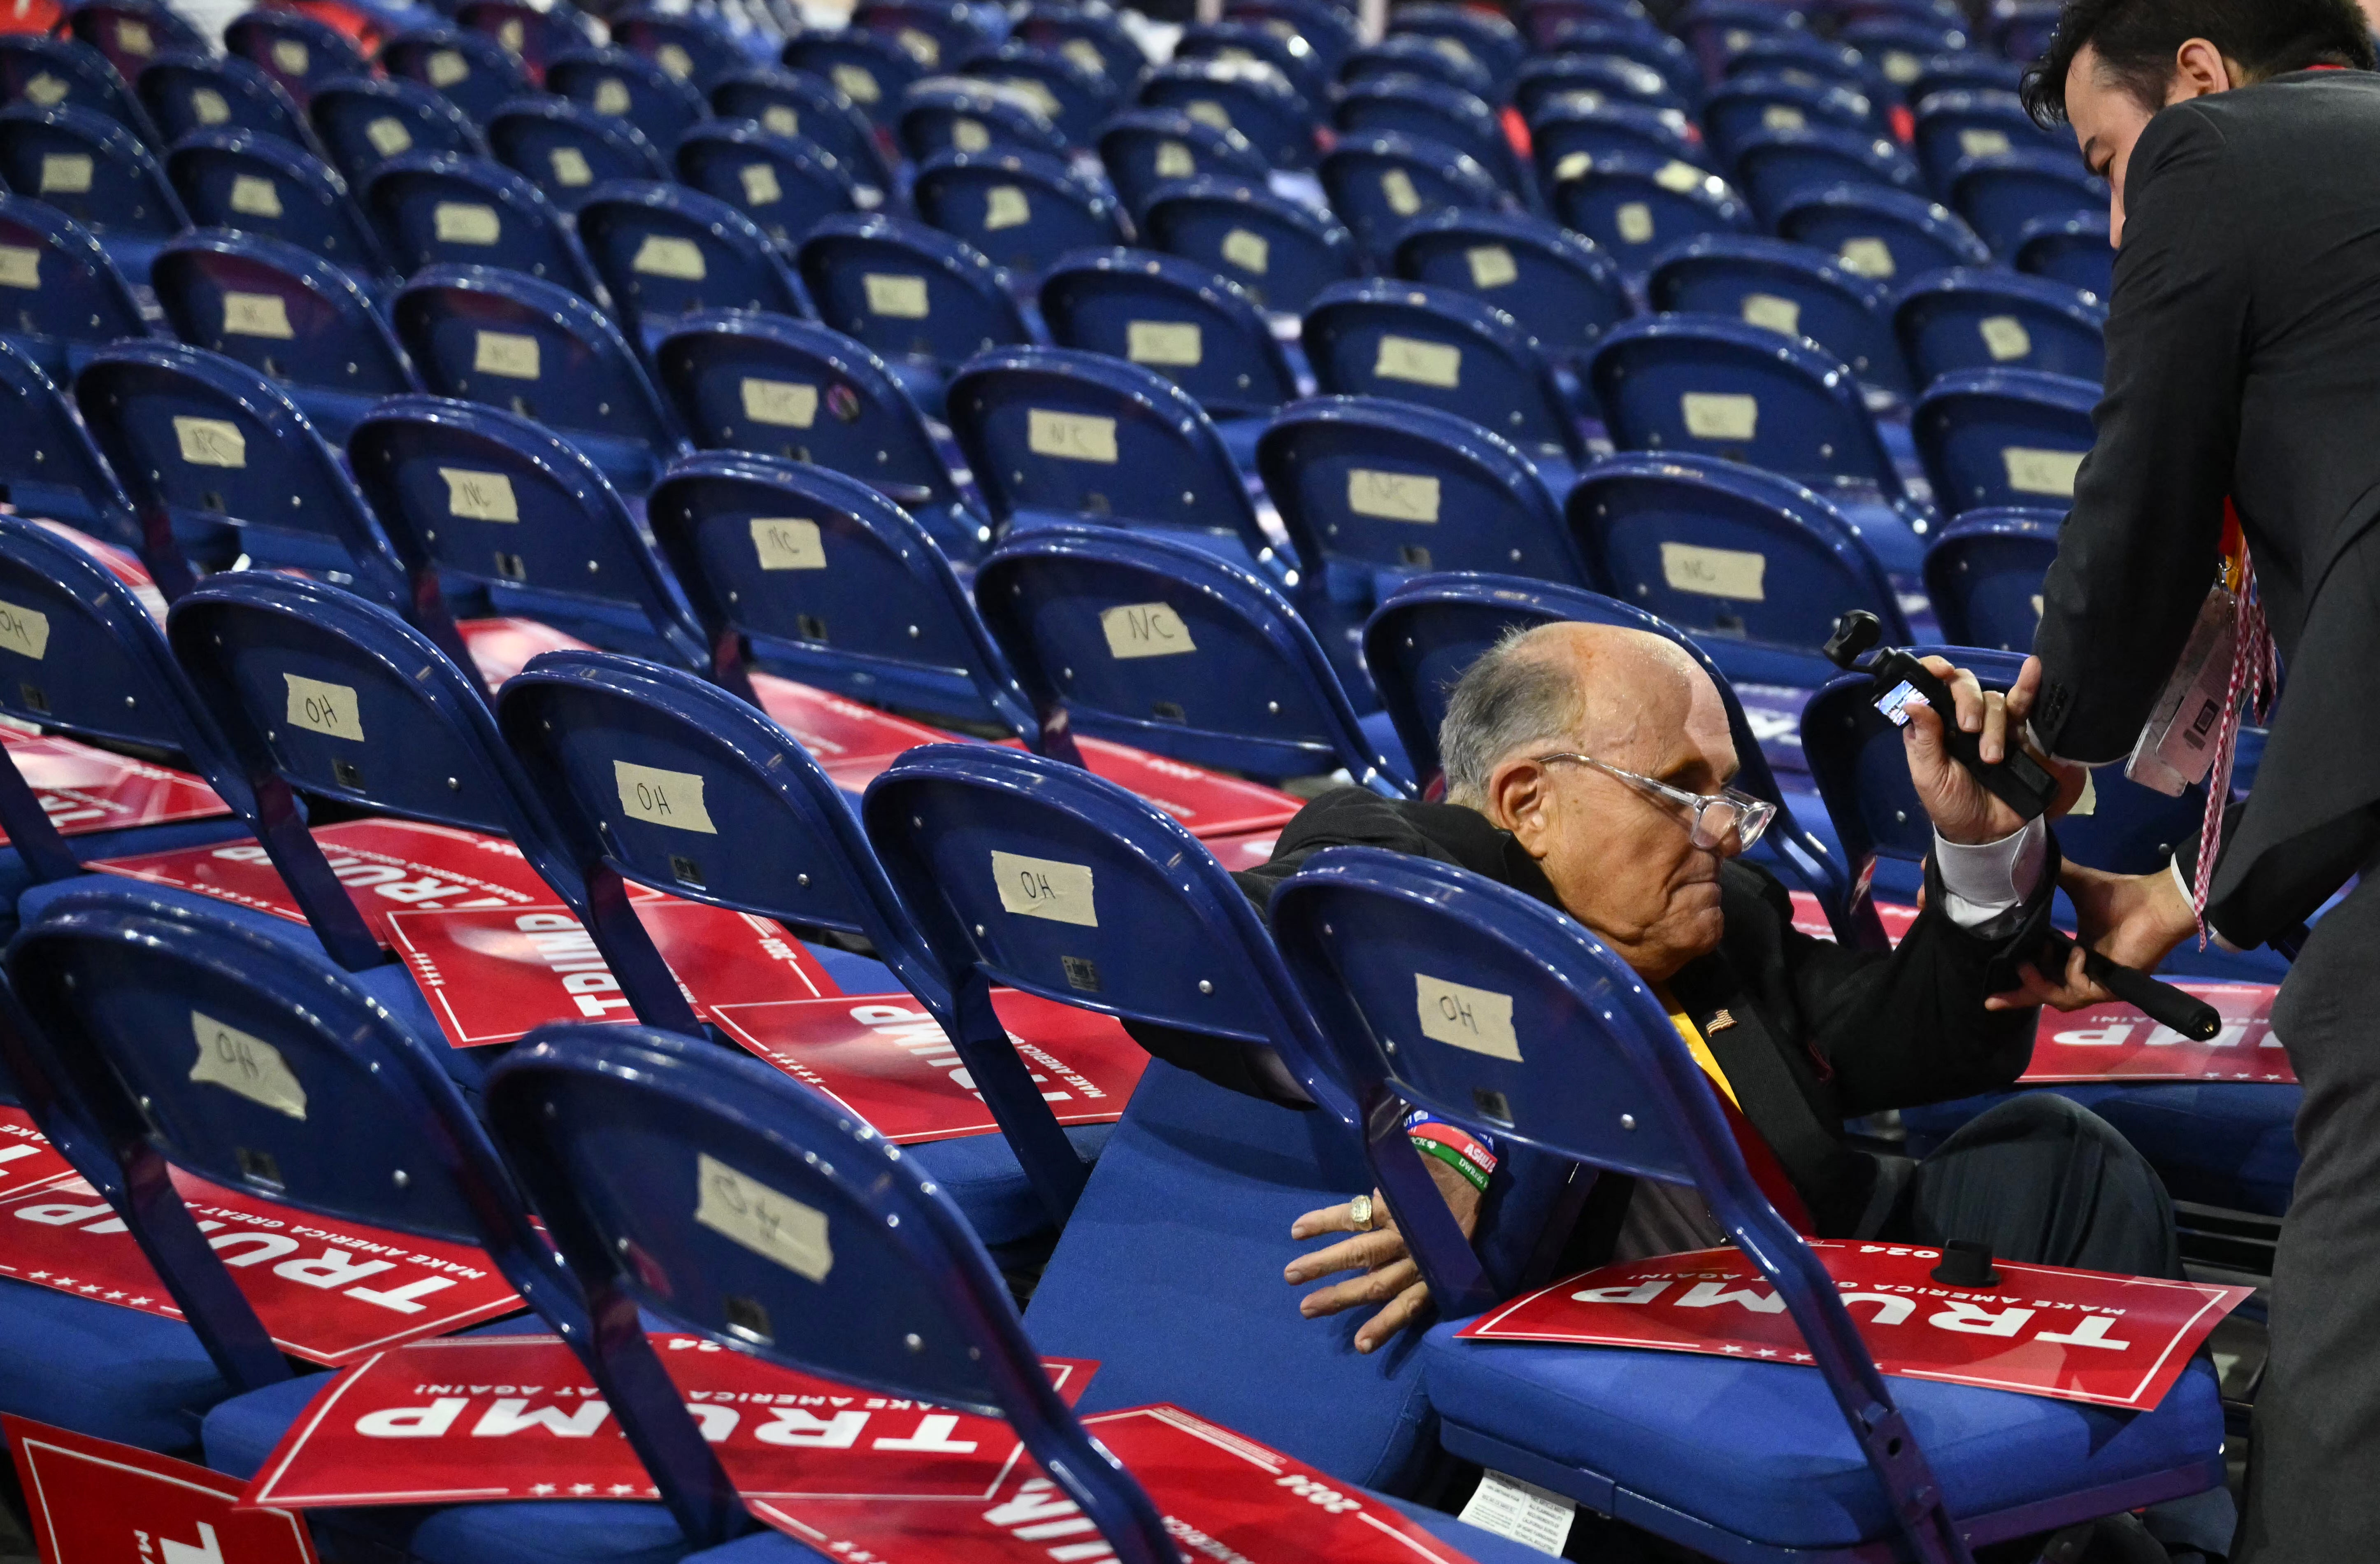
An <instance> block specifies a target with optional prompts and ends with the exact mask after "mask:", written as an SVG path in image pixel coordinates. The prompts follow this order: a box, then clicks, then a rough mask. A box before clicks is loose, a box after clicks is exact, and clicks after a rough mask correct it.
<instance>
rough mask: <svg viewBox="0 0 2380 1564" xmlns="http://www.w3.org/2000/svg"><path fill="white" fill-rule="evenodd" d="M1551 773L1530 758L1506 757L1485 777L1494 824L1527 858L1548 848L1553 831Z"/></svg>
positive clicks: (1539, 857)
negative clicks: (1507, 832) (1506, 832)
mask: <svg viewBox="0 0 2380 1564" xmlns="http://www.w3.org/2000/svg"><path fill="white" fill-rule="evenodd" d="M1552 784H1553V777H1552V776H1550V775H1548V772H1547V770H1546V768H1545V767H1544V766H1543V765H1541V764H1538V763H1537V762H1536V761H1534V760H1516V761H1507V762H1505V763H1504V764H1502V765H1500V766H1498V767H1497V768H1496V770H1495V772H1494V774H1493V775H1491V776H1489V777H1488V798H1487V805H1488V807H1487V809H1486V810H1485V811H1484V812H1483V813H1486V814H1487V816H1488V819H1489V820H1491V821H1493V822H1495V823H1496V824H1497V825H1500V826H1501V827H1503V828H1504V829H1505V830H1507V831H1510V832H1512V839H1513V840H1515V841H1517V842H1519V843H1520V844H1521V848H1522V850H1523V851H1524V852H1526V853H1527V854H1528V855H1529V856H1530V857H1531V858H1538V859H1541V858H1543V857H1545V855H1546V854H1547V852H1548V851H1549V850H1551V848H1552V844H1553V835H1554V808H1555V806H1554V799H1553V787H1552Z"/></svg>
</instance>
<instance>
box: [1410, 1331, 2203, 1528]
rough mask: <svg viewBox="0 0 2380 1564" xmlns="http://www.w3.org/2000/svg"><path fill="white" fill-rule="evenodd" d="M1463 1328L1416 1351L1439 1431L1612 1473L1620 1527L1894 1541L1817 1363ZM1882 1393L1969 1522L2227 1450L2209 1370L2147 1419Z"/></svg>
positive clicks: (1987, 1399) (1920, 1384) (1952, 1388)
mask: <svg viewBox="0 0 2380 1564" xmlns="http://www.w3.org/2000/svg"><path fill="white" fill-rule="evenodd" d="M1457 1328H1458V1326H1456V1325H1441V1326H1438V1327H1436V1328H1435V1329H1433V1330H1432V1331H1431V1332H1430V1333H1429V1336H1428V1338H1427V1341H1426V1343H1425V1344H1424V1347H1423V1355H1424V1374H1425V1375H1426V1379H1427V1386H1428V1389H1429V1397H1430V1401H1431V1404H1432V1405H1433V1406H1434V1407H1435V1408H1436V1409H1437V1411H1438V1412H1439V1416H1440V1417H1441V1418H1443V1419H1444V1420H1445V1422H1446V1423H1448V1424H1449V1425H1450V1433H1451V1432H1452V1430H1453V1429H1454V1428H1458V1427H1459V1428H1467V1429H1472V1430H1475V1431H1477V1432H1479V1433H1481V1434H1484V1435H1486V1436H1488V1437H1489V1438H1492V1439H1497V1440H1500V1441H1501V1442H1503V1443H1504V1444H1506V1445H1509V1446H1512V1447H1515V1448H1520V1449H1523V1450H1525V1451H1528V1452H1529V1453H1531V1454H1534V1455H1536V1456H1538V1457H1540V1458H1542V1459H1543V1460H1547V1461H1548V1462H1550V1463H1552V1464H1553V1465H1555V1466H1557V1467H1561V1468H1566V1469H1570V1470H1571V1471H1573V1472H1588V1473H1594V1474H1596V1475H1597V1476H1599V1477H1602V1478H1608V1479H1609V1480H1610V1481H1611V1482H1612V1483H1613V1484H1616V1485H1618V1487H1619V1488H1620V1489H1621V1490H1623V1493H1622V1496H1621V1498H1620V1500H1619V1502H1618V1504H1617V1505H1616V1506H1615V1508H1616V1509H1618V1510H1619V1512H1620V1519H1621V1520H1631V1519H1633V1517H1632V1516H1631V1515H1630V1514H1629V1513H1628V1511H1629V1509H1630V1500H1629V1499H1628V1497H1626V1496H1628V1495H1634V1496H1637V1497H1639V1498H1640V1499H1643V1500H1649V1501H1651V1502H1652V1503H1653V1504H1655V1505H1659V1506H1663V1507H1666V1508H1668V1509H1671V1510H1675V1511H1678V1512H1681V1513H1682V1514H1685V1515H1689V1516H1693V1517H1695V1518H1696V1519H1698V1520H1701V1521H1706V1522H1708V1523H1709V1524H1711V1525H1714V1526H1717V1527H1719V1528H1721V1529H1722V1530H1724V1531H1727V1532H1730V1533H1734V1534H1736V1535H1738V1536H1742V1537H1746V1538H1750V1539H1752V1540H1754V1541H1755V1542H1758V1543H1761V1544H1764V1545H1767V1546H1772V1547H1800V1548H1828V1547H1850V1546H1855V1545H1857V1544H1861V1543H1866V1542H1873V1541H1876V1540H1879V1539H1881V1538H1884V1537H1886V1536H1888V1535H1890V1534H1893V1533H1894V1528H1895V1522H1894V1521H1893V1519H1892V1515H1891V1511H1890V1509H1889V1507H1888V1504H1887V1503H1886V1500H1885V1497H1884V1490H1883V1488H1882V1487H1881V1486H1880V1485H1878V1484H1877V1482H1876V1476H1875V1473H1874V1472H1872V1471H1871V1470H1870V1469H1869V1467H1868V1464H1867V1461H1866V1459H1865V1458H1864V1456H1863V1455H1862V1454H1861V1452H1860V1449H1859V1447H1858V1445H1857V1444H1855V1443H1854V1442H1853V1441H1852V1435H1851V1431H1850V1430H1849V1428H1847V1427H1846V1426H1845V1424H1844V1423H1843V1417H1842V1413H1841V1411H1839V1410H1838V1409H1837V1407H1836V1405H1835V1400H1834V1398H1833V1397H1832V1395H1830V1394H1829V1393H1828V1389H1827V1383H1826V1381H1825V1379H1824V1378H1823V1377H1821V1376H1820V1375H1819V1374H1818V1373H1817V1371H1815V1369H1810V1368H1804V1367H1797V1366H1795V1365H1792V1364H1790V1363H1759V1362H1742V1361H1740V1360H1738V1359H1733V1358H1722V1357H1706V1356H1703V1355H1701V1354H1698V1353H1691V1352H1659V1351H1638V1350H1623V1349H1618V1348H1580V1347H1566V1346H1536V1345H1527V1344H1519V1343H1503V1342H1471V1341H1463V1340H1458V1339H1457V1338H1455V1335H1454V1332H1455V1330H1456V1329H1457ZM1888 1383H1889V1385H1890V1387H1891V1390H1892V1396H1893V1399H1894V1400H1895V1401H1896V1402H1897V1403H1898V1404H1899V1406H1900V1410H1901V1411H1902V1413H1903V1414H1904V1415H1905V1416H1906V1417H1907V1418H1908V1420H1909V1426H1910V1429H1911V1431H1912V1432H1913V1433H1914V1434H1915V1436H1916V1437H1917V1440H1918V1443H1919V1445H1920V1446H1921V1447H1922V1448H1924V1450H1925V1456H1926V1459H1927V1460H1928V1461H1930V1462H1931V1463H1932V1466H1933V1469H1934V1475H1935V1477H1936V1478H1937V1480H1938V1481H1939V1482H1940V1483H1941V1485H1942V1490H1943V1494H1944V1496H1945V1498H1946V1500H1947V1502H1948V1504H1949V1509H1950V1512H1951V1513H1952V1514H1953V1515H1956V1516H1959V1517H1961V1518H1962V1519H1963V1518H1980V1517H1983V1516H1985V1515H1989V1514H1993V1513H1995V1512H1998V1511H2000V1510H2004V1509H2014V1508H2016V1507H2018V1506H2022V1505H2030V1504H2034V1503H2039V1502H2041V1501H2045V1500H2051V1499H2055V1498H2058V1497H2062V1496H2065V1495H2070V1494H2077V1493H2083V1492H2086V1491H2090V1490H2095V1489H2100V1488H2106V1487H2109V1486H2112V1485H2118V1484H2122V1483H2126V1482H2131V1481H2135V1480H2139V1479H2143V1478H2148V1477H2152V1476H2155V1475H2156V1474H2158V1473H2161V1472H2171V1471H2175V1470H2177V1469H2181V1468H2186V1467H2189V1466H2191V1465H2192V1464H2193V1463H2204V1462H2205V1461H2208V1460H2213V1459H2214V1458H2216V1456H2217V1455H2219V1453H2220V1452H2221V1450H2222V1448H2223V1407H2222V1402H2221V1399H2220V1398H2219V1396H2218V1394H2217V1390H2216V1379H2215V1375H2214V1372H2213V1370H2212V1369H2211V1368H2210V1367H2209V1366H2208V1365H2207V1364H2206V1363H2205V1362H2204V1361H2203V1360H2202V1361H2200V1362H2195V1363H2192V1365H2191V1366H2190V1368H2189V1369H2188V1370H2186V1371H2185V1372H2184V1373H2183V1375H2182V1376H2181V1378H2180V1381H2179V1382H2178V1383H2177V1384H2176V1385H2175V1386H2174V1387H2173V1389H2172V1390H2170V1391H2169V1392H2168V1393H2167V1396H2166V1399H2165V1400H2164V1401H2163V1402H2162V1403H2161V1404H2159V1405H2158V1406H2157V1408H2156V1409H2155V1411H2145V1412H2129V1411H2116V1410H2113V1409H2110V1408H2107V1407H2094V1406H2085V1405H2083V1404H2082V1403H2080V1402H2076V1401H2058V1400H2051V1399H2047V1398H2046V1397H2040V1396H2024V1395H2018V1394H2016V1393H2014V1392H2011V1391H2005V1390H1979V1389H1975V1388H1973V1387H1967V1386H1961V1385H1946V1384H1940V1383H1937V1382H1935V1381H1931V1380H1923V1379H1904V1378H1894V1379H1892V1380H1890V1381H1889V1382H1888ZM1450 1443H1451V1444H1452V1445H1457V1446H1459V1444H1460V1440H1459V1437H1458V1438H1454V1439H1451V1440H1450ZM1515 1475H1520V1476H1524V1477H1529V1480H1531V1481H1536V1482H1540V1483H1542V1482H1543V1481H1544V1480H1545V1479H1544V1478H1543V1477H1542V1476H1530V1474H1528V1473H1515ZM1589 1485H1590V1486H1592V1481H1591V1480H1589ZM2154 1497H2171V1496H2170V1495H2157V1496H2154ZM2133 1502H2141V1501H2137V1500H2135V1501H2128V1502H2127V1503H2126V1504H2124V1505H2121V1506H2119V1508H2130V1504H2131V1503H2133ZM1640 1513H1643V1514H1645V1515H1646V1516H1647V1518H1649V1516H1650V1511H1649V1510H1644V1509H1640Z"/></svg>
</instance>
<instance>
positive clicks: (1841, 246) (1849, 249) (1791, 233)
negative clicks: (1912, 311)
mask: <svg viewBox="0 0 2380 1564" xmlns="http://www.w3.org/2000/svg"><path fill="white" fill-rule="evenodd" d="M1775 226H1776V229H1777V236H1778V238H1786V239H1791V240H1792V241H1793V242H1794V243H1795V244H1806V245H1810V246H1812V247H1814V248H1815V249H1818V250H1825V251H1827V252H1828V254H1830V255H1832V256H1834V257H1835V258H1836V259H1837V260H1839V261H1840V262H1841V263H1842V264H1843V269H1844V270H1846V271H1850V272H1856V273H1857V274H1859V275H1861V276H1864V277H1875V278H1876V279H1878V280H1880V281H1884V282H1890V281H1893V280H1895V279H1899V280H1900V281H1904V282H1905V281H1907V280H1908V279H1910V278H1912V277H1914V276H1918V275H1922V274H1924V273H1926V272H1933V271H1939V270H1940V269H1941V268H1943V267H1945V266H1988V265H1990V264H1991V263H1992V252H1991V250H1989V248H1987V247H1986V246H1985V243H1984V241H1983V240H1982V239H1979V238H1976V237H1975V232H1974V230H1973V228H1970V227H1968V226H1967V224H1966V221H1965V219H1963V218H1961V216H1959V214H1957V213H1954V212H1952V211H1951V210H1950V209H1949V207H1947V206H1943V205H1940V204H1939V203H1937V202H1930V201H1927V200H1925V198H1923V197H1922V196H1913V195H1911V194H1909V193H1907V192H1906V191H1903V190H1888V189H1884V188H1883V187H1881V186H1874V185H1838V186H1835V187H1833V188H1831V189H1823V190H1807V191H1804V192H1803V194H1802V195H1800V196H1798V197H1796V198H1795V199H1794V200H1792V201H1791V202H1787V203H1786V205H1785V209H1784V210H1783V211H1781V212H1779V214H1777V219H1776V224H1775Z"/></svg>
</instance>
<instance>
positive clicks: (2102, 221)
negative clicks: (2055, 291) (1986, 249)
mask: <svg viewBox="0 0 2380 1564" xmlns="http://www.w3.org/2000/svg"><path fill="white" fill-rule="evenodd" d="M2107 236H2108V224H2107V214H2106V213H2104V212H2070V213H2067V214H2065V215H2063V216H2058V215H2052V216H2048V217H2036V218H2034V220H2033V221H2032V222H2030V223H2027V224H2026V225H2025V226H2023V227H2022V228H2021V229H2019V230H2018V231H2017V247H2016V269H2017V270H2018V271H2020V272H2023V273H2025V274H2026V275H2031V276H2036V277H2047V278H2049V279H2050V280H2052V281H2053V282H2062V283H2064V284H2065V285H2066V286H2067V287H2079V288H2083V289H2084V290H2086V291H2087V292H2090V293H2093V294H2095V295H2096V296H2098V297H2099V298H2101V299H2107V298H2111V297H2113V295H2114V293H2115V288H2116V247H2115V246H2114V245H2113V244H2111V243H2109V242H2108V237H2107Z"/></svg>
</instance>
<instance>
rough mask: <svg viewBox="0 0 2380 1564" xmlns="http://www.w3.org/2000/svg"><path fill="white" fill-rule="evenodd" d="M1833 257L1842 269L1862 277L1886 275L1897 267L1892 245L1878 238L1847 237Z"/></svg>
mask: <svg viewBox="0 0 2380 1564" xmlns="http://www.w3.org/2000/svg"><path fill="white" fill-rule="evenodd" d="M1835 259H1836V260H1838V261H1840V262H1841V263H1843V270H1844V271H1846V272H1851V273H1854V274H1856V275H1860V276H1863V277H1888V276H1890V275H1893V273H1894V272H1895V271H1897V270H1899V268H1898V267H1897V266H1896V265H1895V264H1894V263H1893V259H1892V246H1890V245H1888V244H1887V243H1885V242H1884V241H1883V240H1882V239H1880V238H1847V239H1845V240H1843V247H1842V248H1841V249H1840V250H1837V251H1835Z"/></svg>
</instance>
